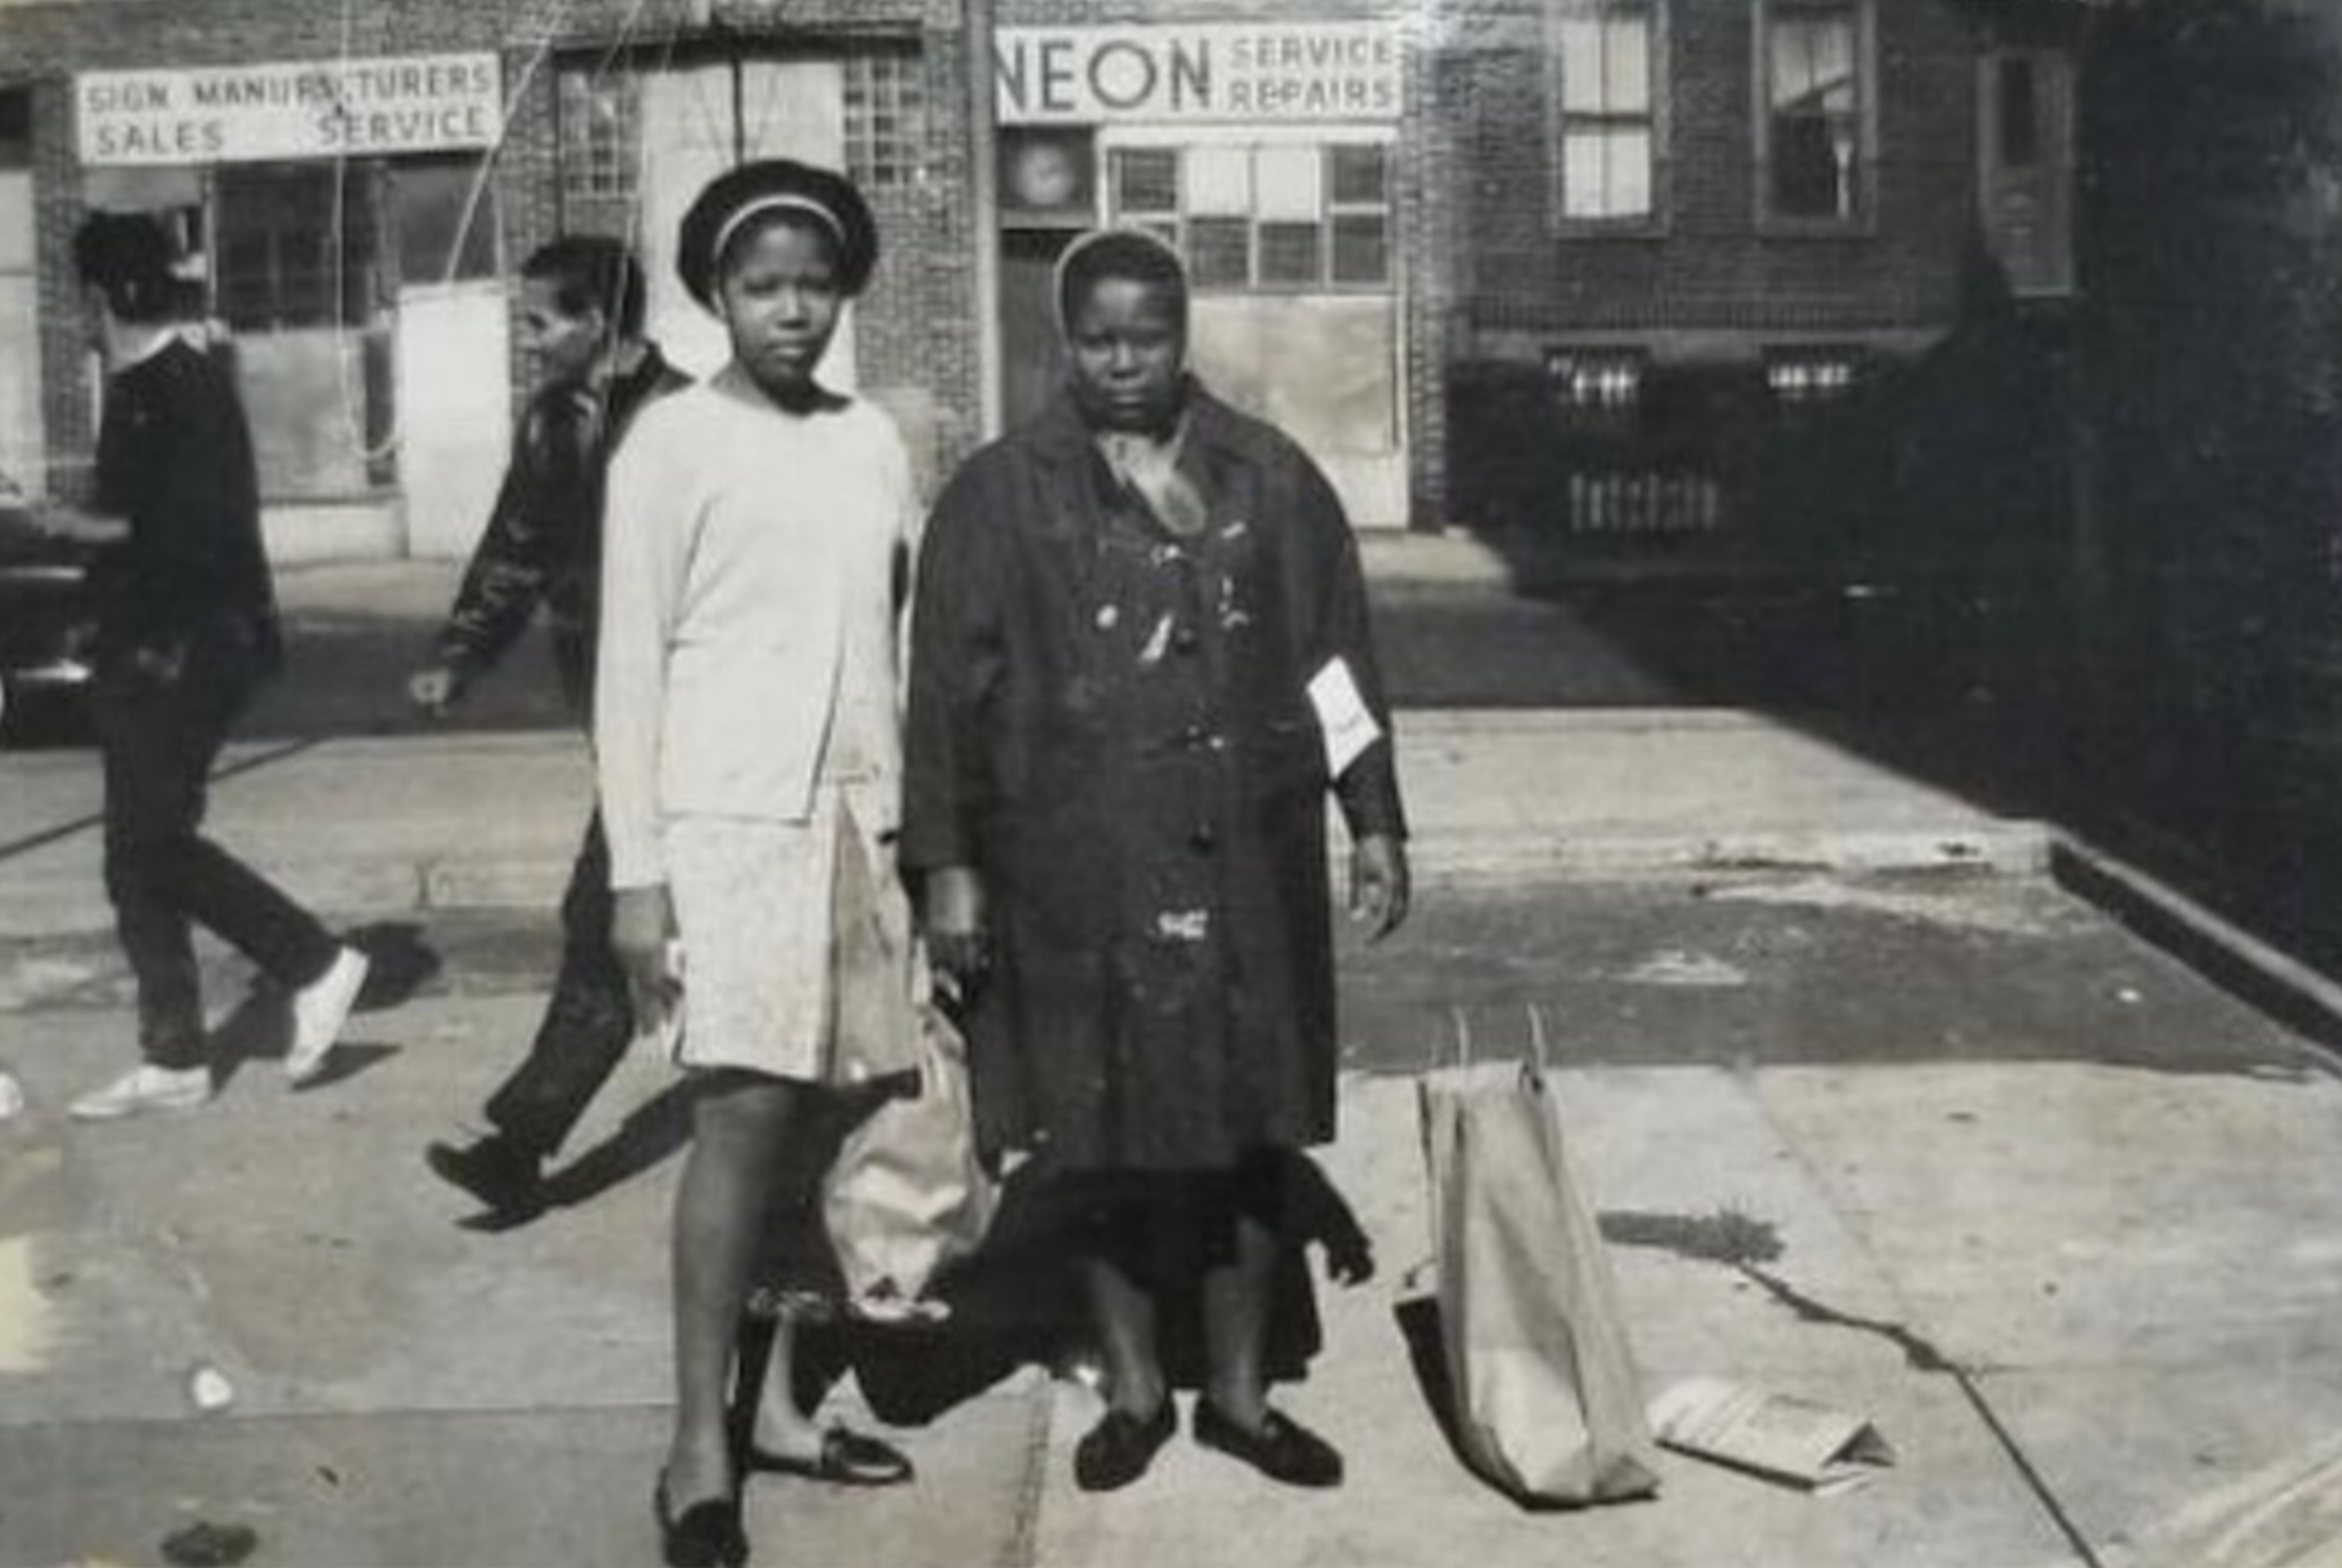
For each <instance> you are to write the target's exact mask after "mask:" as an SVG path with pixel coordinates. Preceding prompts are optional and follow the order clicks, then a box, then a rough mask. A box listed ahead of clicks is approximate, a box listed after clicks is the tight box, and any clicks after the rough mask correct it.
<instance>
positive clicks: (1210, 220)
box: [1107, 143, 1391, 293]
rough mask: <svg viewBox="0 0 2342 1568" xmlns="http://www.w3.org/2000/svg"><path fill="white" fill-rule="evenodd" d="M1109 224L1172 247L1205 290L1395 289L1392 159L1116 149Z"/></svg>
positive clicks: (1351, 151) (1314, 150) (1245, 150)
mask: <svg viewBox="0 0 2342 1568" xmlns="http://www.w3.org/2000/svg"><path fill="white" fill-rule="evenodd" d="M1107 171H1108V195H1109V199H1110V203H1111V208H1112V216H1113V220H1114V221H1115V222H1117V223H1127V224H1130V225H1132V226H1134V227H1141V228H1147V229H1151V230H1153V231H1154V232H1156V233H1158V234H1161V235H1162V236H1163V237H1164V238H1165V239H1167V240H1169V241H1170V242H1171V243H1173V244H1175V245H1177V246H1179V247H1180V249H1181V251H1182V252H1183V253H1184V254H1185V255H1186V257H1187V262H1188V271H1189V273H1190V275H1191V277H1192V278H1193V279H1194V282H1195V286H1196V287H1197V288H1198V289H1200V290H1205V291H1208V292H1242V291H1256V292H1260V293H1296V292H1302V291H1310V290H1326V289H1383V288H1387V287H1389V285H1390V281H1391V242H1390V229H1391V190H1390V185H1391V182H1390V157H1389V149H1388V148H1386V147H1384V146H1382V145H1380V144H1366V143H1360V144H1342V145H1337V146H1333V147H1324V146H1314V145H1310V144H1306V143H1301V144H1278V145H1272V146H1265V147H1249V146H1234V145H1230V146H1222V145H1210V146H1203V147H1187V148H1165V147H1123V148H1116V149H1114V150H1113V151H1112V152H1111V153H1110V154H1109V156H1108V160H1107Z"/></svg>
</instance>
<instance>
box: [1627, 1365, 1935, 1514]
mask: <svg viewBox="0 0 2342 1568" xmlns="http://www.w3.org/2000/svg"><path fill="white" fill-rule="evenodd" d="M1650 1424H1651V1429H1652V1431H1654V1432H1655V1433H1657V1434H1658V1439H1659V1441H1660V1442H1661V1443H1664V1444H1665V1445H1666V1446H1667V1447H1669V1448H1672V1449H1676V1450H1679V1451H1680V1452H1682V1453H1686V1454H1694V1455H1697V1456H1698V1457H1700V1458H1702V1459H1712V1460H1715V1461H1716V1462H1717V1463H1719V1464H1724V1465H1733V1466H1737V1467H1738V1468H1740V1469H1743V1470H1749V1471H1754V1472H1755V1473H1756V1474H1757V1475H1760V1476H1763V1477H1765V1478H1766V1479H1767V1480H1772V1481H1779V1482H1783V1483H1786V1484H1787V1485H1789V1486H1793V1487H1801V1488H1803V1489H1805V1490H1806V1491H1808V1492H1812V1493H1815V1494H1817V1495H1823V1496H1826V1495H1828V1494H1831V1493H1835V1492H1844V1491H1846V1490H1848V1489H1849V1488H1853V1487H1859V1486H1861V1485H1862V1484H1863V1483H1864V1482H1866V1481H1869V1480H1870V1479H1871V1478H1872V1477H1874V1476H1876V1475H1878V1474H1879V1472H1880V1471H1881V1470H1883V1469H1885V1468H1886V1467H1887V1466H1889V1465H1891V1464H1893V1463H1894V1450H1893V1448H1892V1447H1890V1446H1889V1445H1888V1443H1887V1439H1886V1438H1884V1437H1882V1436H1880V1435H1879V1429H1878V1428H1877V1427H1875V1426H1873V1425H1872V1424H1871V1423H1870V1421H1869V1420H1868V1419H1867V1418H1865V1417H1863V1416H1859V1415H1856V1414H1854V1413H1852V1412H1851V1411H1846V1410H1839V1409H1834V1408H1832V1407H1831V1406H1829V1405H1826V1404H1817V1403H1815V1402H1814V1401H1813V1400H1811V1399H1801V1398H1798V1397H1797V1396H1796V1395H1794V1394H1785V1393H1772V1392H1768V1391H1767V1390H1765V1389H1762V1388H1753V1387H1751V1386H1750V1385H1749V1384H1747V1383H1738V1382H1727V1381H1725V1380H1724V1379H1723V1378H1720V1377H1692V1378H1687V1379H1685V1380H1684V1381H1682V1382H1679V1383H1676V1384H1674V1385H1673V1386H1671V1387H1669V1388H1668V1389H1667V1390H1666V1391H1665V1392H1663V1393H1661V1394H1660V1395H1659V1396H1658V1397H1657V1398H1656V1399H1653V1400H1652V1401H1651V1402H1650Z"/></svg>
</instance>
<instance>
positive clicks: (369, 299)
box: [217, 164, 378, 331]
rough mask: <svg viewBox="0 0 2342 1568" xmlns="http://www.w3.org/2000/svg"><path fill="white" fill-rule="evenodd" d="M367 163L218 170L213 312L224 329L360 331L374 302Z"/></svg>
mask: <svg viewBox="0 0 2342 1568" xmlns="http://www.w3.org/2000/svg"><path fill="white" fill-rule="evenodd" d="M373 173H374V170H373V167H372V166H370V165H364V164H352V165H341V166H336V165H332V164H287V165H262V164H254V165H239V166H232V167H226V168H222V169H221V170H220V171H219V195H218V201H219V240H218V255H219V279H218V293H217V299H218V306H219V311H220V314H221V315H222V316H224V317H225V318H226V319H227V323H228V325H229V326H230V327H235V328H236V329H238V330H240V331H242V330H262V331H268V330H277V329H283V328H291V327H357V326H362V325H364V324H365V323H366V321H367V319H368V318H369V317H370V316H371V314H372V311H373V305H374V300H375V295H376V282H377V279H376V273H377V270H378V269H377V264H376V259H375V233H376V224H375V213H374V201H375V187H374V180H373Z"/></svg>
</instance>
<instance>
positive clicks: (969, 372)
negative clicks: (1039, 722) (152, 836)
mask: <svg viewBox="0 0 2342 1568" xmlns="http://www.w3.org/2000/svg"><path fill="white" fill-rule="evenodd" d="M693 11H694V7H693V5H692V4H691V0H647V3H643V4H638V3H637V0H394V3H390V4H383V5H374V6H355V5H352V6H347V7H340V6H331V5H324V4H320V3H318V0H206V3H204V4H203V5H201V6H200V7H196V6H183V5H169V4H160V3H158V4H141V5H131V4H127V3H122V0H114V3H106V4H95V3H80V4H71V3H67V4H31V5H24V4H19V5H15V6H9V7H4V8H0V87H4V86H9V85H12V84H16V83H26V82H29V83H30V84H31V85H32V86H33V89H34V91H33V96H34V141H35V169H36V196H35V199H36V205H37V210H38V214H39V221H40V224H41V266H42V302H41V321H42V365H43V373H42V385H43V398H44V414H45V420H46V425H47V429H48V433H49V437H48V439H49V445H50V451H51V466H52V469H53V471H54V472H55V473H56V474H57V475H58V477H59V479H60V480H61V487H62V488H65V490H66V491H67V492H68V493H70V492H71V491H72V490H73V489H74V488H75V487H76V485H77V484H79V483H80V482H82V478H83V477H84V476H85V475H86V472H87V468H88V460H89V454H90V451H91V448H92V445H93V442H94V432H93V430H92V428H91V420H90V408H91V405H92V402H93V399H94V391H95V389H94V388H93V387H92V386H91V384H90V378H89V368H88V359H87V355H86V353H85V351H84V346H83V330H84V328H83V327H82V324H81V320H80V313H79V306H78V300H77V298H76V295H75V292H74V290H73V287H72V283H71V258H70V249H69V247H70V238H71V234H72V230H73V228H74V226H75V224H77V223H78V222H79V220H80V217H81V213H82V210H83V191H84V185H83V179H82V174H81V171H80V168H79V166H78V164H77V162H76V161H75V157H74V152H73V141H72V138H73V127H72V103H71V92H70V78H71V76H72V75H73V74H74V73H75V72H78V71H85V70H100V69H123V68H139V67H148V66H158V65H220V64H233V63H239V62H255V61H272V62H273V61H290V60H309V59H335V58H339V57H341V56H343V55H356V56H371V55H388V54H407V53H430V52H455V51H463V50H479V49H495V50H499V51H500V52H501V53H502V56H503V60H504V66H505V85H506V104H505V108H506V116H507V127H506V135H505V139H504V141H503V143H502V145H501V146H500V147H499V148H498V149H497V151H496V153H495V155H494V156H495V177H494V178H495V195H496V200H497V204H498V210H499V218H500V221H501V224H502V227H503V241H504V255H505V257H506V260H507V263H508V264H509V263H512V262H517V260H518V259H519V258H520V257H523V256H526V255H527V254H528V253H529V252H530V251H531V250H533V249H535V248H536V247H537V246H538V245H539V244H541V243H543V242H544V241H545V240H547V239H550V238H551V237H553V236H554V235H555V234H556V233H557V232H559V229H560V226H561V224H562V221H563V213H562V210H561V196H560V187H559V181H558V178H557V169H558V164H557V156H558V124H557V119H556V114H555V95H556V92H555V86H556V84H555V75H554V71H553V69H552V68H551V65H552V61H553V58H554V56H555V55H556V54H557V53H558V52H559V51H561V50H563V49H581V50H583V49H597V48H598V49H607V48H611V47H614V46H625V45H629V44H631V45H646V44H650V43H654V42H657V41H661V40H665V39H667V38H669V37H671V36H677V35H679V34H680V35H687V36H689V37H691V38H692V39H694V40H695V41H696V42H697V43H698V44H699V45H700V46H701V47H703V48H706V47H737V48H744V49H755V48H761V47H772V46H775V45H778V44H781V43H783V42H784V41H785V43H786V45H787V47H789V48H790V49H792V50H803V51H809V52H815V53H820V52H825V51H832V50H845V49H848V48H856V47H879V46H884V47H888V48H895V49H911V50H915V51H917V52H918V53H919V54H920V56H921V58H922V59H923V60H924V62H925V85H926V88H927V103H928V114H927V128H926V135H927V146H926V171H925V178H924V179H923V180H921V181H920V182H918V183H917V184H915V185H914V186H911V187H907V188H904V189H901V190H890V191H886V192H880V193H874V196H875V199H874V201H873V205H874V207H875V209H876V214H877V217H878V220H879V224H880V228H881V232H882V234H883V236H884V239H885V254H884V256H883V259H882V261H881V265H880V269H879V274H878V277H877V279H876V280H875V282H874V286H873V289H872V293H871V295H870V298H869V300H868V301H867V302H866V304H865V307H864V308H863V309H862V310H861V311H860V312H859V313H857V318H856V331H857V334H858V336H857V341H856V349H857V353H858V355H859V358H860V362H861V366H862V380H863V385H864V388H865V390H866V391H867V392H869V394H870V395H871V396H872V397H873V398H874V399H875V400H877V401H879V402H881V403H883V404H885V405H886V406H888V407H889V408H890V409H891V410H893V411H894V412H895V413H896V414H897V415H898V417H899V418H900V419H901V420H902V422H903V424H904V427H905V433H906V436H907V437H908V438H909V439H910V440H911V442H912V445H913V448H914V452H915V454H916V456H917V457H919V459H920V460H921V465H922V467H923V468H925V469H927V470H928V471H929V472H930V473H935V472H940V471H941V470H942V469H943V468H945V467H946V466H947V465H948V464H949V462H950V461H952V460H953V459H954V458H956V457H959V456H960V455H962V454H963V453H965V452H966V451H967V450H969V448H970V447H971V446H973V444H974V442H975V439H976V429H977V423H978V417H977V407H978V397H977V367H976V332H975V325H974V323H975V310H976V302H975V296H974V277H973V256H974V231H973V226H972V220H971V216H970V213H969V210H968V202H967V191H968V180H967V174H968V140H969V132H968V125H969V119H968V115H969V107H970V104H969V97H968V90H969V83H968V71H967V68H966V46H965V34H964V33H963V31H962V27H963V19H962V8H961V5H960V3H959V0H715V4H714V7H713V13H714V18H715V21H716V27H717V30H718V36H713V37H712V36H711V35H709V34H707V33H693V32H691V30H692V29H693V28H695V27H696V23H695V21H694V19H693ZM512 371H513V378H512V379H513V386H514V388H515V397H516V398H518V397H520V396H522V395H524V394H525V388H526V387H527V385H528V382H529V379H530V367H529V366H528V365H527V364H526V363H524V362H523V360H522V356H521V353H520V350H519V348H518V346H517V343H516V346H515V348H514V363H513V365H512Z"/></svg>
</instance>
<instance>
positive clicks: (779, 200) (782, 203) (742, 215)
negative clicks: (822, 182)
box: [708, 191, 853, 269]
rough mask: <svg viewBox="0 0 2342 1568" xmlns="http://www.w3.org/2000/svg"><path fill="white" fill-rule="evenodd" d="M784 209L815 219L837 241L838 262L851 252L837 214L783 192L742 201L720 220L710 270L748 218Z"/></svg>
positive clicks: (720, 260) (711, 249) (810, 199)
mask: <svg viewBox="0 0 2342 1568" xmlns="http://www.w3.org/2000/svg"><path fill="white" fill-rule="evenodd" d="M783 210H787V211H791V212H805V213H808V214H810V215H812V216H813V217H814V218H815V219H817V220H818V221H819V222H820V223H821V225H822V227H824V228H826V229H828V230H829V231H830V237H831V238H832V239H834V240H836V241H837V242H838V253H839V256H840V257H841V259H844V258H845V257H846V253H847V252H848V251H850V250H852V249H853V246H852V245H851V244H850V243H848V242H847V240H846V223H845V221H844V220H843V219H841V218H840V217H839V216H838V214H837V213H835V212H833V211H831V210H830V209H829V208H828V207H826V206H824V205H823V204H822V203H821V202H819V201H816V200H815V199H814V198H813V197H812V196H799V195H797V194H796V193H795V192H790V191H784V192H781V193H779V194H777V195H774V196H758V197H757V198H756V199H755V200H753V201H743V202H741V203H740V205H739V207H738V209H737V210H736V211H734V212H733V213H732V215H731V216H730V217H727V218H725V219H724V220H723V226H722V227H721V228H719V229H717V230H716V243H715V244H714V245H711V246H710V247H709V248H708V265H709V267H710V268H711V269H713V268H716V267H718V266H721V265H722V263H723V253H724V250H725V249H726V248H727V247H728V246H729V245H730V244H731V242H732V239H733V237H734V236H736V235H737V234H738V233H739V232H740V229H741V228H742V226H744V225H745V224H746V223H747V222H748V220H749V219H750V218H755V217H762V216H763V215H764V214H765V213H767V212H778V211H783Z"/></svg>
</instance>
